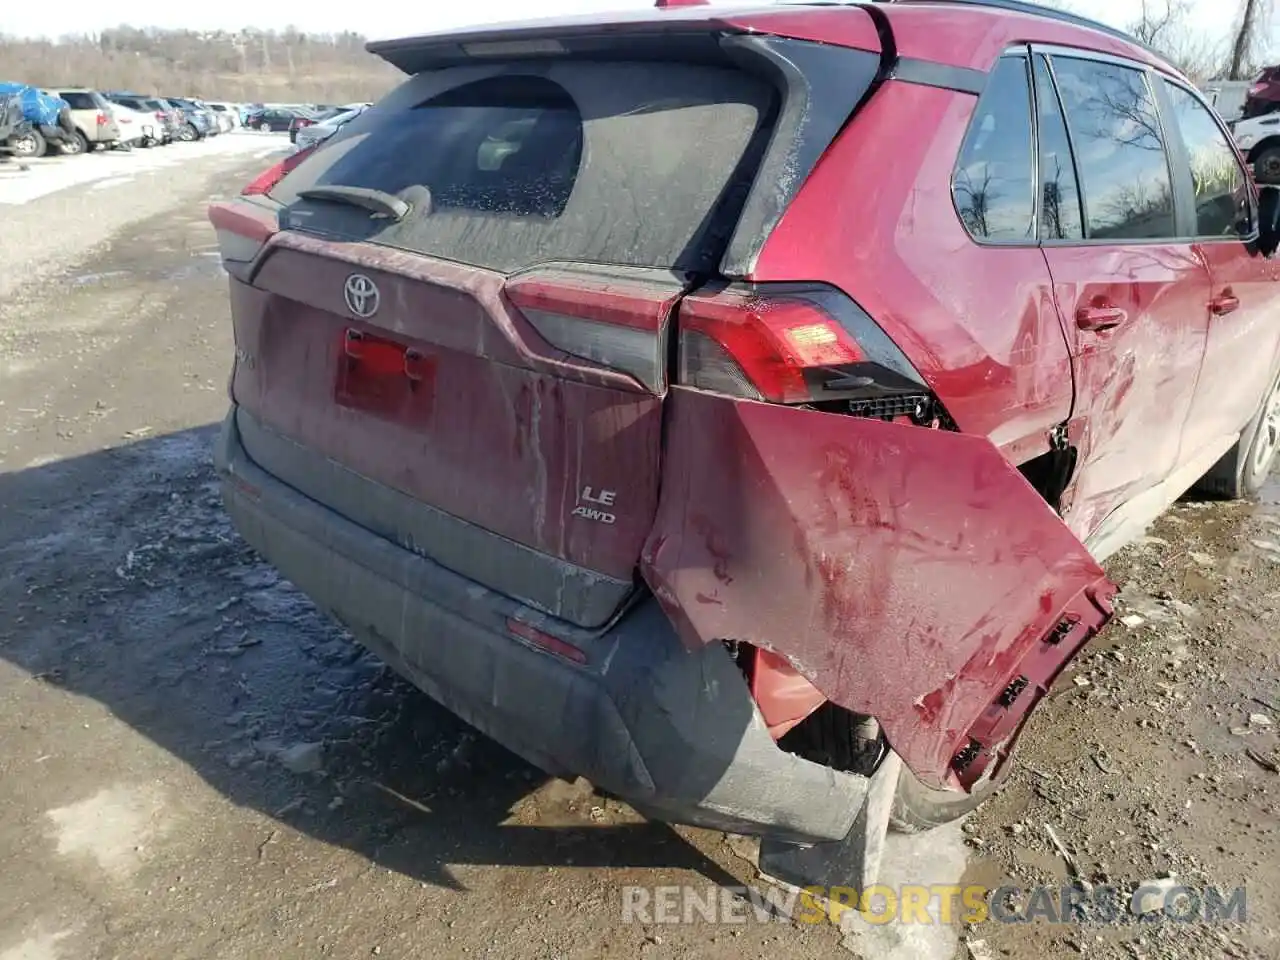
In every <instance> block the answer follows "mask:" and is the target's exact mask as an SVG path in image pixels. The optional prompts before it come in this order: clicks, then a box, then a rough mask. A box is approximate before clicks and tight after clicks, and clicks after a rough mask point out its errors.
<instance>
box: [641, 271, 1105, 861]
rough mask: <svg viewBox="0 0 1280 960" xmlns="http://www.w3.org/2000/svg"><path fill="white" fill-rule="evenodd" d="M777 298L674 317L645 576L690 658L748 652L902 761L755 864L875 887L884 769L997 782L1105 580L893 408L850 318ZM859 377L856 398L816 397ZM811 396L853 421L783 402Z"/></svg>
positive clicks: (870, 338) (842, 303)
mask: <svg viewBox="0 0 1280 960" xmlns="http://www.w3.org/2000/svg"><path fill="white" fill-rule="evenodd" d="M766 288H767V285H762V286H761V287H757V288H756V294H755V295H748V296H746V297H742V296H737V297H735V296H734V295H733V291H732V290H730V291H727V292H722V293H720V294H713V295H711V296H706V297H704V296H701V295H695V296H693V297H690V298H688V299H687V300H686V301H684V303H683V304H682V306H681V311H680V329H681V342H680V349H681V368H682V369H681V373H682V376H681V379H682V380H683V383H684V384H685V385H680V386H673V387H672V389H671V391H670V394H669V397H668V400H667V404H666V411H665V413H666V427H665V430H666V450H665V459H664V466H663V484H662V492H661V498H660V502H659V508H658V516H657V519H656V522H655V526H654V530H653V532H652V534H651V535H650V537H649V539H648V541H647V543H646V545H645V550H644V555H643V572H644V575H645V577H646V579H647V581H648V582H649V584H650V586H651V587H652V589H653V591H654V593H655V594H656V595H657V597H658V599H659V601H660V602H661V603H662V605H663V607H664V608H665V609H666V611H667V613H668V615H669V616H670V617H671V619H672V621H673V622H674V623H675V624H676V627H677V629H678V630H679V632H680V634H681V637H682V639H683V641H684V642H685V644H686V645H688V646H689V647H690V648H696V647H698V646H699V645H701V644H707V643H718V642H733V641H736V642H738V643H746V644H751V645H753V646H754V647H755V648H757V649H758V650H759V651H766V652H767V653H766V654H765V656H766V657H767V658H768V659H769V660H773V659H774V658H773V657H769V656H768V654H772V655H774V656H775V657H778V658H781V659H782V660H785V661H786V662H787V663H788V664H789V665H790V666H791V667H793V668H794V669H795V670H796V671H797V672H798V673H799V674H800V675H802V676H803V677H804V678H806V679H807V680H808V681H809V682H811V683H812V684H813V685H814V686H815V687H816V688H817V690H818V691H820V693H821V694H822V695H824V696H825V697H827V698H828V699H830V700H831V701H833V702H834V703H835V704H837V705H838V706H840V707H844V708H845V709H848V710H850V711H853V712H855V713H858V714H863V715H868V716H871V717H874V718H876V719H877V720H878V721H879V723H880V725H881V728H882V730H883V732H884V735H885V738H886V740H887V742H888V744H889V745H890V746H891V747H892V752H890V753H889V754H888V762H885V763H882V764H881V767H880V769H879V770H878V771H877V773H876V774H875V776H874V777H873V780H872V784H871V787H870V790H869V794H868V798H869V799H868V802H867V805H866V808H865V809H864V811H863V814H862V815H861V816H860V817H859V819H858V821H857V822H856V823H855V825H854V828H853V830H852V831H851V833H850V835H849V837H847V838H846V839H845V840H844V841H843V842H840V843H830V844H818V845H815V846H814V847H810V848H807V849H801V848H797V847H794V846H788V845H785V844H777V843H771V842H769V841H766V843H765V846H764V847H763V848H762V852H761V857H762V860H761V863H762V868H763V869H765V870H766V872H768V873H770V874H772V875H774V876H780V877H782V878H783V879H787V880H790V881H792V882H796V883H835V884H840V883H849V882H851V881H853V882H862V883H865V882H868V881H869V880H871V879H872V878H873V876H874V872H875V869H876V864H877V862H878V850H879V845H880V843H882V841H883V838H884V831H885V828H886V825H887V822H888V814H889V809H890V806H891V803H892V797H893V792H894V790H895V787H896V781H897V773H898V767H897V758H898V757H900V758H901V761H902V762H903V763H905V764H906V765H907V766H908V767H909V768H910V770H911V771H912V772H913V773H914V774H915V775H916V776H917V777H918V778H919V779H920V780H921V781H922V782H923V783H925V784H926V785H927V786H929V787H933V788H937V789H951V790H964V791H971V790H973V789H974V788H975V787H977V786H980V785H981V784H983V783H985V782H987V781H988V780H990V778H992V777H994V776H995V775H996V773H997V771H998V769H999V767H1000V766H1001V764H1003V763H1004V762H1005V760H1006V758H1007V757H1008V755H1009V753H1010V751H1011V749H1012V746H1013V742H1014V740H1015V739H1016V737H1017V735H1018V733H1019V732H1020V730H1021V728H1022V725H1023V723H1024V722H1025V720H1026V718H1027V716H1028V715H1029V713H1030V712H1031V710H1032V708H1033V707H1034V706H1035V705H1036V703H1037V702H1038V701H1039V700H1040V699H1041V698H1042V697H1043V696H1044V695H1045V694H1046V693H1047V692H1048V690H1049V688H1050V687H1051V685H1052V684H1053V682H1054V680H1055V678H1056V677H1057V676H1058V675H1059V674H1060V673H1061V671H1062V670H1063V668H1064V667H1065V666H1066V665H1067V663H1069V662H1070V660H1071V658H1072V657H1073V656H1074V655H1075V654H1076V653H1077V652H1078V651H1079V650H1080V649H1081V648H1082V647H1083V646H1084V645H1085V643H1086V642H1087V641H1088V640H1089V639H1090V638H1091V637H1092V636H1093V635H1094V634H1096V633H1097V632H1098V630H1100V629H1101V628H1102V627H1103V625H1105V624H1106V623H1107V621H1108V620H1109V619H1110V617H1111V614H1112V609H1111V600H1112V598H1113V597H1114V594H1115V587H1114V586H1113V585H1112V584H1111V583H1110V582H1109V581H1108V580H1107V579H1106V576H1105V574H1104V573H1103V571H1102V569H1101V567H1100V566H1099V565H1098V564H1097V563H1096V562H1095V561H1094V560H1093V559H1092V557H1090V555H1089V553H1088V552H1087V551H1086V549H1085V547H1084V545H1083V544H1081V543H1080V541H1079V540H1077V539H1076V537H1075V536H1074V535H1073V534H1072V533H1071V532H1070V531H1069V530H1068V529H1067V527H1066V526H1065V525H1064V524H1063V523H1062V521H1061V520H1060V519H1059V517H1058V516H1057V515H1056V514H1055V513H1054V512H1053V510H1052V509H1051V508H1050V507H1049V505H1048V504H1047V503H1046V502H1045V501H1044V500H1043V499H1042V498H1041V496H1040V495H1039V494H1038V493H1037V492H1036V490H1035V489H1034V488H1033V487H1032V486H1031V485H1030V484H1029V483H1028V482H1027V481H1026V480H1025V479H1024V478H1023V477H1022V475H1021V474H1020V473H1019V472H1018V470H1017V469H1016V468H1015V467H1014V466H1012V465H1011V464H1010V463H1009V462H1008V461H1006V460H1005V459H1004V457H1003V456H1002V455H1001V454H1000V452H999V451H998V450H997V448H996V447H995V446H994V445H993V444H992V443H991V442H990V441H988V440H987V439H985V438H981V437H973V436H966V435H964V434H961V433H958V432H954V430H951V429H945V428H943V429H939V428H938V427H939V426H942V427H946V426H949V424H948V423H947V421H946V419H945V414H943V413H941V411H940V410H939V409H938V408H936V407H934V408H932V409H931V408H930V405H932V404H933V403H934V401H933V398H931V397H928V396H924V397H917V398H916V399H914V400H913V399H912V398H911V397H910V395H909V394H907V393H905V392H904V391H905V390H906V389H908V388H909V382H910V381H911V380H913V379H915V378H917V377H918V376H919V375H918V374H917V373H916V372H915V371H914V370H912V369H910V365H909V364H907V363H906V360H905V358H904V357H902V356H901V355H900V353H898V351H897V350H896V348H895V347H893V345H892V344H890V343H888V342H887V340H886V338H884V335H883V333H882V332H880V331H879V329H878V327H876V326H875V324H874V323H873V322H872V321H871V319H870V318H869V317H867V316H866V314H865V313H862V312H861V311H860V310H859V309H858V308H857V307H856V305H854V304H852V302H851V301H848V300H846V299H844V298H843V297H842V296H841V295H839V294H838V293H835V292H834V291H827V292H826V294H824V295H819V296H814V295H812V294H807V293H802V294H801V295H800V296H796V295H795V294H794V293H787V295H786V296H784V297H782V298H780V299H771V298H770V297H768V296H760V294H761V293H764V292H765V290H766ZM837 318H838V319H837ZM895 370H896V371H897V372H898V374H900V376H898V377H897V378H896V384H895V385H893V386H892V387H891V389H889V390H884V391H880V390H878V389H877V387H876V382H879V383H889V382H890V381H894V380H895V376H894V374H893V371H895ZM841 371H843V373H842V372H841ZM832 374H834V378H833V377H832ZM864 374H869V376H864ZM824 377H825V378H826V379H825V380H824V379H823V378H824ZM848 383H856V384H858V388H859V389H860V390H861V393H860V397H861V399H859V400H855V401H852V402H848V403H845V404H839V405H837V404H832V403H829V402H822V401H828V400H829V398H830V397H832V396H833V395H834V394H833V391H832V389H831V388H832V387H833V386H834V387H836V388H841V387H843V386H844V385H846V384H848ZM868 383H870V384H871V386H870V387H868V386H867V384H868ZM690 384H692V385H694V386H701V387H704V388H707V389H706V390H701V389H694V388H692V387H691V386H689V385H690ZM921 389H923V390H924V392H925V393H926V394H927V388H923V386H922V385H919V384H918V385H917V387H916V391H917V394H919V391H920V390H921ZM710 390H714V391H716V392H708V391H710ZM837 392H838V389H837ZM726 393H732V394H736V396H726V395H724V394H726ZM806 393H807V394H808V399H810V400H817V401H819V402H822V403H821V406H822V407H823V408H824V409H836V408H839V409H847V410H850V411H853V412H854V413H858V412H861V413H863V414H864V415H862V416H858V415H849V414H848V413H828V412H822V410H820V409H814V408H812V407H811V408H809V409H804V408H801V407H798V406H794V405H792V406H787V405H784V404H787V403H790V404H797V403H800V402H803V401H804V399H806V397H805V394H806ZM762 399H763V400H772V401H774V402H773V403H767V402H760V401H761V400H762ZM779 401H781V402H779ZM913 404H915V406H914V408H913ZM908 409H909V410H911V411H912V415H911V416H910V417H907V416H895V415H894V414H895V413H898V412H899V411H900V410H908ZM922 413H923V416H922V415H921V414H922ZM881 417H883V418H884V419H880V418H881ZM890 418H892V420H893V422H888V421H889V420H890ZM917 424H931V425H932V426H933V428H932V429H931V428H930V427H929V426H927V425H917ZM775 662H776V661H775ZM784 666H785V665H784ZM766 721H767V722H769V721H770V718H768V717H766ZM770 725H771V727H772V726H773V724H772V722H771V723H770ZM895 754H896V756H895Z"/></svg>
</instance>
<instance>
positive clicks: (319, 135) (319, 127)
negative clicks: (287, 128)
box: [293, 104, 369, 150]
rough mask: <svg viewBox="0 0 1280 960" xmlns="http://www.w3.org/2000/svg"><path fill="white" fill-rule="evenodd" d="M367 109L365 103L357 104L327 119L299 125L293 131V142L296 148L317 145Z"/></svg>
mask: <svg viewBox="0 0 1280 960" xmlns="http://www.w3.org/2000/svg"><path fill="white" fill-rule="evenodd" d="M368 109H369V107H368V105H367V104H358V105H357V106H355V107H352V108H351V109H349V110H343V111H341V112H340V113H338V114H335V115H334V116H332V117H330V118H329V119H327V120H321V121H319V122H318V123H310V124H307V125H306V126H304V127H300V128H299V129H298V130H296V131H295V133H294V137H293V142H294V144H295V145H296V147H297V149H298V150H308V149H310V148H311V147H315V146H318V145H319V144H321V143H324V141H326V140H328V139H329V138H330V137H332V136H333V135H334V134H335V133H337V132H338V131H339V130H341V129H342V128H343V127H344V126H346V125H347V124H348V123H350V122H351V121H352V120H354V119H355V118H356V117H358V116H360V114H362V113H364V112H365V111H366V110H368Z"/></svg>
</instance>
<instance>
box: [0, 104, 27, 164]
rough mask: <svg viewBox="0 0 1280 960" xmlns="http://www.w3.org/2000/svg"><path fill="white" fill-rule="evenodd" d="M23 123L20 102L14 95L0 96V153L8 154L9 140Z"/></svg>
mask: <svg viewBox="0 0 1280 960" xmlns="http://www.w3.org/2000/svg"><path fill="white" fill-rule="evenodd" d="M22 123H23V119H22V100H21V99H20V98H19V96H18V95H17V94H16V93H5V94H0V153H7V152H8V143H9V138H10V137H11V136H13V134H14V132H15V131H16V130H17V129H18V127H19V126H20V125H21V124H22Z"/></svg>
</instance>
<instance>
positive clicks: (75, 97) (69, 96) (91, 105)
mask: <svg viewBox="0 0 1280 960" xmlns="http://www.w3.org/2000/svg"><path fill="white" fill-rule="evenodd" d="M58 96H60V97H61V98H62V99H63V100H65V101H67V106H69V107H70V108H71V109H72V110H97V109H98V105H97V103H95V102H94V99H93V97H92V96H90V95H89V94H87V93H59V94H58Z"/></svg>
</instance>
